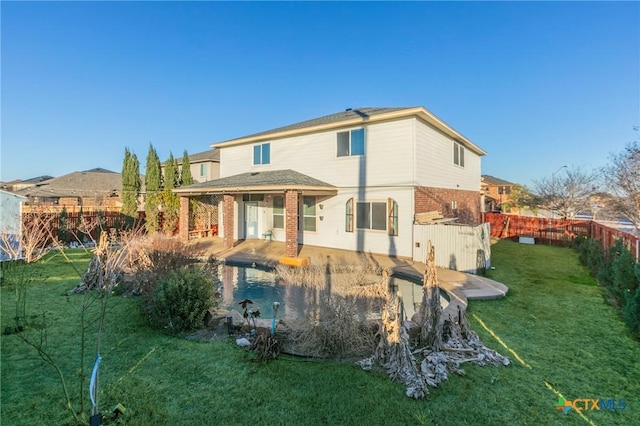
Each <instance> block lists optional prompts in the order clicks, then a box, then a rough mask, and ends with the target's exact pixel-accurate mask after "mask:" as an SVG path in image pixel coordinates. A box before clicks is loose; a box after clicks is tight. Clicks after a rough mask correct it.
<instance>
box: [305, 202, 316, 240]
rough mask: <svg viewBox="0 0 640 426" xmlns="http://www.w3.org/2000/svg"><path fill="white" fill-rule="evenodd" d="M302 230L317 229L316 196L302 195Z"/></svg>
mask: <svg viewBox="0 0 640 426" xmlns="http://www.w3.org/2000/svg"><path fill="white" fill-rule="evenodd" d="M302 230H303V231H312V232H315V230H316V197H314V196H312V195H305V196H303V197H302Z"/></svg>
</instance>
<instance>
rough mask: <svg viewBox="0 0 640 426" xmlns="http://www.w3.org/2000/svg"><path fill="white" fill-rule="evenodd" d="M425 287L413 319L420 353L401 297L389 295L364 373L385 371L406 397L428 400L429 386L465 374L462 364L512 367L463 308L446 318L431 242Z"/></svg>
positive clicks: (424, 280) (385, 277)
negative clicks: (483, 338)
mask: <svg viewBox="0 0 640 426" xmlns="http://www.w3.org/2000/svg"><path fill="white" fill-rule="evenodd" d="M387 277H388V274H387V273H386V272H385V273H383V279H384V280H387ZM422 288H423V297H422V303H421V305H420V308H419V310H418V312H417V313H416V315H414V317H413V320H414V321H417V322H418V324H416V325H417V326H418V327H420V334H419V336H418V338H417V339H416V343H417V348H415V349H412V348H411V340H410V339H409V333H408V330H407V325H406V324H405V323H403V321H402V317H401V315H400V313H401V312H403V310H404V307H403V306H402V298H401V297H400V296H399V295H397V294H392V293H391V291H388V294H387V299H386V302H385V305H384V306H383V308H382V318H381V324H380V332H379V335H378V339H379V340H378V346H377V348H376V351H375V353H374V354H373V355H372V356H371V357H369V358H365V359H363V360H361V361H358V362H357V363H356V364H358V365H359V366H360V367H362V368H363V369H365V370H370V369H372V368H373V367H375V366H380V367H382V368H384V369H385V370H386V371H387V374H389V377H390V378H391V379H392V380H399V381H401V382H402V383H404V385H405V386H406V389H407V390H406V394H407V396H409V397H411V398H416V399H419V398H423V397H425V396H426V395H427V394H428V390H427V386H432V387H436V386H438V384H439V383H440V382H442V381H444V380H446V379H447V378H448V377H449V374H450V373H451V372H453V373H456V374H460V375H464V370H463V369H462V368H461V367H460V365H461V364H464V363H467V362H471V363H474V364H477V365H483V366H484V365H493V366H499V365H509V360H508V359H507V358H506V357H504V356H503V355H501V354H499V353H498V352H496V351H494V350H492V349H489V348H487V347H486V346H485V345H484V344H483V343H482V341H481V340H480V339H479V338H478V336H477V335H476V334H475V333H474V332H473V331H472V330H471V329H470V328H469V326H468V323H467V319H466V316H465V313H464V311H463V310H462V309H460V308H458V312H457V315H456V317H455V318H448V319H446V320H445V319H444V318H443V310H442V306H441V304H440V287H439V285H438V277H437V270H436V266H435V249H434V247H433V246H432V245H431V242H429V254H428V257H427V262H426V267H425V272H424V275H423V287H422ZM418 365H419V367H418Z"/></svg>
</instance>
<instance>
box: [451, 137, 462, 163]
mask: <svg viewBox="0 0 640 426" xmlns="http://www.w3.org/2000/svg"><path fill="white" fill-rule="evenodd" d="M453 164H456V165H458V166H460V167H464V147H463V146H462V145H460V144H459V143H458V142H454V143H453Z"/></svg>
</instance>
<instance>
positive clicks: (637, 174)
mask: <svg viewBox="0 0 640 426" xmlns="http://www.w3.org/2000/svg"><path fill="white" fill-rule="evenodd" d="M609 159H610V161H611V162H610V164H609V165H607V166H606V167H605V168H603V170H602V172H603V176H604V180H605V182H606V184H607V189H608V191H609V192H611V193H612V194H613V200H612V204H613V208H614V209H615V211H616V213H618V214H619V215H620V216H622V217H624V218H626V219H628V220H629V221H631V222H632V223H633V225H634V226H635V228H636V230H637V231H640V142H638V141H634V142H631V143H629V144H628V145H627V146H626V148H625V149H624V151H622V152H619V153H617V154H611V155H610V157H609Z"/></svg>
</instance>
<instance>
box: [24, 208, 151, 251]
mask: <svg viewBox="0 0 640 426" xmlns="http://www.w3.org/2000/svg"><path fill="white" fill-rule="evenodd" d="M30 215H38V216H40V217H41V218H42V221H41V223H45V224H50V226H51V228H50V233H51V237H52V238H57V239H58V240H59V241H60V242H62V243H64V244H68V243H70V242H73V241H77V242H80V243H86V242H89V241H97V240H98V238H99V237H100V233H102V232H105V231H107V232H109V231H110V230H112V229H115V230H124V229H131V228H133V227H137V226H143V225H144V213H143V212H141V213H139V215H138V217H137V218H133V217H131V216H127V215H125V214H123V213H121V212H113V211H89V212H79V211H76V212H69V213H66V212H44V213H35V212H32V213H23V215H22V218H23V221H25V223H26V221H27V220H28V217H29V216H30Z"/></svg>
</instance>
